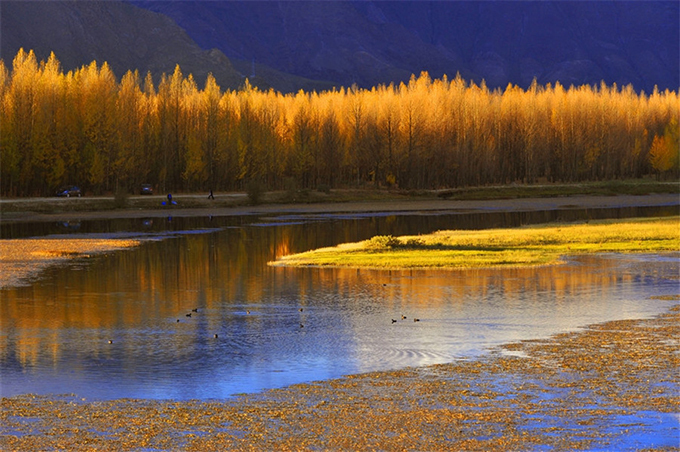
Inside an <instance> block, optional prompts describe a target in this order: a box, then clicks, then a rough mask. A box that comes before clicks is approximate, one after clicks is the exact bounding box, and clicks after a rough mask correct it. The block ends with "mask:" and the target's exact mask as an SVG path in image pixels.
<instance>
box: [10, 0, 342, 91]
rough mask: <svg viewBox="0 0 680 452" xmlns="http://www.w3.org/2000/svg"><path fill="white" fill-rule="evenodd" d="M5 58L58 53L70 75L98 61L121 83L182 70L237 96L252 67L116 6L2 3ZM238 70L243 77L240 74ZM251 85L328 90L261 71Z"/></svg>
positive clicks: (163, 19)
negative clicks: (134, 74)
mask: <svg viewBox="0 0 680 452" xmlns="http://www.w3.org/2000/svg"><path fill="white" fill-rule="evenodd" d="M0 30H1V33H0V58H2V59H3V60H5V64H6V65H7V66H9V67H11V64H12V60H13V58H14V56H15V55H16V53H17V51H18V50H19V48H22V47H23V48H24V50H26V51H28V50H30V49H32V50H34V51H35V53H36V55H37V57H38V59H43V60H45V59H47V57H48V56H49V54H50V52H52V51H53V52H54V53H55V54H56V56H57V58H58V59H59V61H60V62H61V64H62V67H63V68H64V69H65V70H66V71H68V70H72V69H76V68H79V67H81V66H82V65H86V64H89V63H91V62H92V61H93V60H96V61H97V62H98V63H99V64H101V63H103V62H104V61H106V62H108V64H109V66H110V67H111V69H112V70H113V72H114V73H115V74H116V76H118V77H121V76H122V75H123V74H124V73H125V72H127V71H128V70H135V69H138V70H139V71H140V74H141V76H142V77H143V76H144V75H145V74H146V72H147V71H151V73H152V74H153V75H154V76H156V77H157V78H159V77H160V75H161V74H162V73H167V74H172V72H173V71H174V69H175V65H177V64H179V65H180V67H181V68H182V72H183V73H184V74H185V75H188V74H189V73H191V74H193V75H194V78H195V79H196V81H197V83H198V84H199V85H201V86H202V84H203V83H204V82H205V78H206V76H207V75H208V73H212V74H213V75H214V76H215V79H216V80H217V82H218V84H219V85H220V86H222V87H223V88H238V87H239V86H241V85H242V83H243V81H244V75H243V74H242V73H241V70H243V71H247V72H244V74H245V75H247V76H250V75H251V73H250V72H251V65H250V63H249V64H248V65H247V66H244V65H243V64H240V65H239V68H238V69H237V68H235V67H234V66H233V65H232V64H231V61H230V60H229V58H227V57H226V56H225V55H224V54H223V53H222V52H221V51H220V50H217V49H215V48H206V49H202V48H201V47H199V46H198V45H197V44H196V43H195V42H194V41H193V40H192V39H191V38H190V37H189V36H188V35H187V33H186V32H185V31H184V30H183V29H182V28H180V27H179V26H178V25H177V24H176V23H175V22H174V21H173V20H172V19H170V18H168V17H167V16H165V15H162V14H158V13H155V12H152V11H149V10H146V9H142V8H138V7H136V6H134V5H131V4H129V3H125V2H119V1H5V0H2V1H1V2H0ZM239 69H240V70H239ZM258 72H259V73H260V74H262V75H261V76H256V77H255V78H254V80H251V81H252V82H253V83H254V84H256V85H258V86H260V87H261V88H269V87H274V88H276V89H279V90H283V91H292V90H296V89H299V88H300V87H304V88H309V89H322V88H327V87H328V86H329V85H328V84H323V83H318V82H315V81H309V80H305V79H302V78H300V77H296V76H291V75H288V74H282V73H280V72H278V71H276V70H273V69H271V68H266V67H260V70H259V71H258Z"/></svg>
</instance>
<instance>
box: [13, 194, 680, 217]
mask: <svg viewBox="0 0 680 452" xmlns="http://www.w3.org/2000/svg"><path fill="white" fill-rule="evenodd" d="M73 201H77V199H73ZM27 204H28V207H29V208H30V201H27ZM654 206H680V196H679V195H678V194H675V193H655V194H648V195H616V196H604V195H574V196H561V197H536V198H516V199H487V200H448V199H426V200H422V199H417V198H411V199H404V200H367V201H347V202H337V203H310V204H306V203H299V204H261V205H257V206H229V207H189V208H183V207H181V205H177V206H173V207H170V208H167V209H138V208H127V209H118V210H101V211H77V212H67V211H63V212H55V213H39V212H31V211H30V210H26V211H22V212H4V213H2V218H1V219H2V223H7V224H10V223H24V222H45V221H69V220H103V219H117V218H163V217H167V216H173V217H192V216H194V217H200V216H238V215H271V214H302V215H308V214H335V213H348V212H349V213H371V212H381V213H385V212H387V213H389V212H395V213H407V212H437V211H442V212H484V211H500V212H518V211H540V210H571V209H597V208H626V207H654Z"/></svg>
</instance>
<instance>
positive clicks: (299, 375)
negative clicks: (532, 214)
mask: <svg viewBox="0 0 680 452" xmlns="http://www.w3.org/2000/svg"><path fill="white" fill-rule="evenodd" d="M456 218H458V217H456V216H412V217H407V216H394V215H392V216H385V217H371V218H347V219H343V220H339V219H334V220H331V219H324V220H323V221H311V222H299V221H297V220H296V221H295V222H294V223H295V224H291V223H282V222H281V221H280V220H281V219H277V220H276V221H262V219H253V218H251V219H250V221H251V222H252V223H256V224H255V225H252V226H246V225H245V224H244V225H240V226H237V227H235V226H236V225H234V224H222V225H220V226H222V227H223V228H222V229H219V230H217V231H213V232H210V233H202V234H185V235H175V236H173V237H172V238H169V239H166V240H162V241H151V242H147V243H145V244H143V245H142V246H140V247H139V248H137V249H134V250H129V251H123V252H118V253H114V254H112V255H109V256H101V257H98V258H95V259H91V260H90V261H88V262H87V264H79V263H76V264H74V265H70V266H68V267H65V268H53V269H50V270H49V271H47V272H46V273H45V274H43V275H42V277H41V278H40V279H39V280H38V281H36V282H35V283H34V284H32V285H30V286H27V287H18V288H13V289H6V290H3V291H2V303H0V331H1V333H0V366H1V369H2V370H1V372H2V388H1V389H2V395H3V396H6V395H13V394H17V393H26V392H37V393H64V392H73V393H76V394H79V395H81V396H83V397H91V398H119V397H145V398H176V399H188V398H222V397H228V396H230V395H232V394H234V393H239V392H250V391H257V390H260V389H263V388H270V387H279V386H282V385H287V384H292V383H297V382H302V381H310V380H318V379H326V378H331V377H337V376H340V375H343V374H348V373H355V372H363V371H369V370H379V369H392V368H398V367H404V366H417V365H425V364H431V363H438V362H447V361H451V360H454V359H457V358H460V357H468V356H475V355H477V354H479V353H482V352H483V351H484V350H485V349H486V347H489V346H493V345H497V344H500V343H503V342H507V341H513V340H518V339H528V338H535V337H543V336H548V335H550V334H554V333H555V332H558V331H564V330H568V329H573V328H577V327H579V326H584V325H587V324H590V323H594V322H602V321H606V320H610V319H614V318H633V317H642V316H648V315H652V314H655V313H657V312H660V311H661V310H663V309H664V308H665V307H667V306H668V305H669V304H670V303H672V302H670V301H662V300H651V299H650V298H649V297H650V296H653V295H665V294H676V293H677V283H678V281H677V275H678V255H677V254H673V255H669V257H667V258H664V259H660V258H658V257H656V256H616V255H615V256H609V257H606V258H604V259H603V258H599V257H597V258H580V259H578V260H576V261H574V262H573V263H571V264H570V265H563V266H553V267H540V268H524V269H519V268H515V269H504V270H468V271H458V272H456V271H427V272H425V271H412V270H411V271H403V272H399V271H357V270H350V269H313V268H311V269H287V268H271V267H267V265H266V263H267V262H268V261H270V260H273V259H275V258H276V257H279V256H281V255H285V254H289V253H294V252H298V251H304V250H307V249H311V248H316V247H320V246H329V245H332V244H336V243H339V242H345V241H355V240H361V239H363V238H367V237H370V236H372V235H375V234H376V233H381V234H387V233H390V234H406V233H409V234H414V233H418V232H429V231H431V230H435V229H443V228H445V227H448V228H451V227H461V226H459V225H458V224H456ZM253 220H257V221H253ZM181 221H184V220H181ZM187 221H189V220H187ZM193 221H195V222H196V224H195V226H196V227H205V224H203V222H202V221H203V220H193ZM218 221H227V220H224V219H223V220H218ZM238 221H243V220H234V219H229V220H228V222H230V223H234V222H238ZM511 221H522V218H513V219H512V220H511ZM272 223H276V224H277V225H275V226H272V225H271V224H272ZM489 223H493V222H492V221H489ZM264 224H269V226H266V227H265V226H263V225H264ZM184 226H186V224H184ZM213 226H214V224H213ZM82 228H83V229H88V230H90V231H91V230H92V229H91V227H90V226H88V225H86V224H83V225H82ZM193 309H197V312H193V311H192V310H193ZM189 313H191V314H192V315H191V317H187V314H189ZM402 315H403V316H405V317H406V319H405V320H402ZM414 317H417V318H419V319H420V321H419V322H414V321H413V320H412V319H413V318H414ZM392 319H395V320H398V321H397V322H396V323H392V321H391V320H392ZM215 335H217V337H215ZM109 341H112V343H109Z"/></svg>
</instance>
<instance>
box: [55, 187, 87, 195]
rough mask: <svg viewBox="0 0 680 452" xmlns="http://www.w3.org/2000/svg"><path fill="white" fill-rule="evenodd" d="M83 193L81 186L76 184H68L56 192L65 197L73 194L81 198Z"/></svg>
mask: <svg viewBox="0 0 680 452" xmlns="http://www.w3.org/2000/svg"><path fill="white" fill-rule="evenodd" d="M82 195H83V194H82V192H81V191H80V188H78V187H76V186H75V185H66V186H64V187H61V188H60V189H59V190H57V193H56V196H62V197H65V198H70V197H71V196H77V197H79V198H80V197H81V196H82Z"/></svg>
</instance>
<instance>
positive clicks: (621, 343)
mask: <svg viewBox="0 0 680 452" xmlns="http://www.w3.org/2000/svg"><path fill="white" fill-rule="evenodd" d="M669 298H670V299H672V300H674V301H677V300H680V294H672V295H669ZM678 337H680V304H675V305H673V306H672V307H670V308H669V309H668V310H667V311H666V312H665V313H664V314H661V315H658V316H656V317H653V318H651V319H642V320H618V321H610V322H605V323H602V324H595V325H591V326H588V327H586V328H584V329H583V330H580V331H577V332H572V333H562V334H557V335H555V336H552V337H550V338H548V339H541V340H530V341H522V342H516V343H510V344H506V345H504V346H501V347H499V348H497V349H494V350H492V352H491V353H490V354H489V355H488V356H485V357H481V358H479V359H471V360H460V361H455V362H452V363H448V364H440V365H432V366H425V367H414V368H406V369H402V370H396V371H386V372H372V373H366V374H358V375H349V376H345V377H342V378H339V379H333V380H326V381H316V382H311V383H304V384H297V385H292V386H288V387H285V388H282V389H274V390H268V391H265V392H263V393H257V394H249V395H240V396H237V398H235V399H228V400H224V401H219V400H207V401H186V402H179V401H173V400H167V401H156V400H130V399H120V400H110V401H93V402H88V401H84V400H81V399H78V398H77V396H76V395H67V396H62V395H47V396H41V395H30V394H28V395H21V396H15V397H9V398H2V401H1V402H2V411H1V413H0V415H1V417H2V420H3V422H2V426H3V427H0V435H1V436H0V437H1V438H3V443H4V444H5V445H6V446H7V447H9V448H10V449H13V450H26V451H31V450H45V449H53V448H68V449H71V450H91V449H92V448H95V449H116V450H135V449H139V448H148V449H153V448H158V449H163V450H168V449H173V450H176V449H182V450H206V449H210V450H225V449H226V448H228V449H230V450H253V449H259V450H265V449H266V450H289V449H296V450H304V449H312V448H322V449H326V450H328V449H330V450H348V449H349V450H360V449H364V450H365V449H371V448H376V447H377V448H380V449H385V450H402V449H411V450H412V449H416V450H480V449H483V450H528V449H536V448H537V447H539V448H540V447H541V446H543V447H551V448H557V449H562V450H565V449H589V448H600V449H638V448H645V449H646V448H657V449H664V450H670V449H674V448H675V447H677V438H678V423H679V422H680V413H678V406H680V397H679V396H678V388H680V376H679V375H678V374H677V368H678V367H679V366H680V357H679V356H678V354H677V352H676V351H677V346H678V339H677V338H678Z"/></svg>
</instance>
